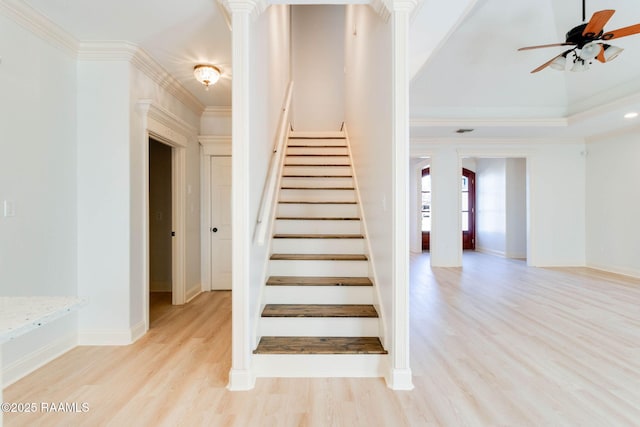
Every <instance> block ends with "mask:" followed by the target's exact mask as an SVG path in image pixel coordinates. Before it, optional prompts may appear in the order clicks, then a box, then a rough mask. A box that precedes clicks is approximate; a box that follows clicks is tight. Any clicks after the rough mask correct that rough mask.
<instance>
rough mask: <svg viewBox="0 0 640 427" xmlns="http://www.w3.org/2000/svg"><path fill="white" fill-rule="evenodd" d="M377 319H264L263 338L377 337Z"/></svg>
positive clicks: (262, 320)
mask: <svg viewBox="0 0 640 427" xmlns="http://www.w3.org/2000/svg"><path fill="white" fill-rule="evenodd" d="M378 325H379V322H378V318H377V317H364V318H361V317H262V318H261V319H260V335H261V336H280V337H296V336H302V337H375V336H379V335H378Z"/></svg>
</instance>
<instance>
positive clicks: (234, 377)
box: [227, 369, 256, 391]
mask: <svg viewBox="0 0 640 427" xmlns="http://www.w3.org/2000/svg"><path fill="white" fill-rule="evenodd" d="M255 385H256V377H255V376H254V375H253V373H252V372H251V371H249V370H240V369H231V370H230V371H229V384H227V389H228V390H229V391H246V390H251V389H253V388H254V387H255Z"/></svg>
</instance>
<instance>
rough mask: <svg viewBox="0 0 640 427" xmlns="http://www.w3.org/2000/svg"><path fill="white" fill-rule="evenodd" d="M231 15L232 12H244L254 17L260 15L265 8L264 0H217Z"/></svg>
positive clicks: (265, 2)
mask: <svg viewBox="0 0 640 427" xmlns="http://www.w3.org/2000/svg"><path fill="white" fill-rule="evenodd" d="M218 3H220V4H221V5H222V6H223V7H224V8H225V9H226V10H227V12H229V13H230V14H231V15H233V14H234V13H246V14H248V15H252V16H254V17H258V16H260V14H262V12H264V10H265V9H266V8H267V6H268V4H267V1H266V0H218Z"/></svg>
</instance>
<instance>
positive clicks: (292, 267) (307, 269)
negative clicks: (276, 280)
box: [269, 260, 369, 277]
mask: <svg viewBox="0 0 640 427" xmlns="http://www.w3.org/2000/svg"><path fill="white" fill-rule="evenodd" d="M269 274H270V275H271V276H312V277H322V276H340V277H367V276H368V275H369V263H368V261H324V260H311V261H309V260H301V261H299V260H270V261H269Z"/></svg>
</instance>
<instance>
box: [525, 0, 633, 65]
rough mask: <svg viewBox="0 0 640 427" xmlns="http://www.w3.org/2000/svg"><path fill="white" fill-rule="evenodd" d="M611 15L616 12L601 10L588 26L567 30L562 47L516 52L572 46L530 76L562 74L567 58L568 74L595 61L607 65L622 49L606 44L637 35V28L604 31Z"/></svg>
mask: <svg viewBox="0 0 640 427" xmlns="http://www.w3.org/2000/svg"><path fill="white" fill-rule="evenodd" d="M614 13H615V10H613V9H605V10H600V11H598V12H596V13H594V14H593V16H592V17H591V19H590V20H589V22H585V23H583V24H581V25H578V26H577V27H574V28H572V29H571V30H569V32H567V35H566V37H565V42H563V43H554V44H545V45H540V46H528V47H521V48H520V49H518V50H531V49H539V48H543V47H555V46H571V48H570V49H568V50H566V51H564V52H562V53H561V54H560V55H557V56H555V57H553V58H551V59H550V60H549V61H547V62H545V63H544V64H542V65H541V66H539V67H538V68H536V69H535V70H533V71H531V72H532V73H537V72H538V71H541V70H544V69H545V68H547V67H551V68H553V69H555V70H565V69H566V68H565V66H566V64H567V58H570V59H571V60H572V62H573V65H571V66H569V67H568V69H569V70H571V71H585V70H588V69H589V65H591V64H593V62H594V61H596V60H597V61H598V62H601V63H603V64H604V63H607V62H610V61H612V60H614V59H615V58H616V57H617V56H618V55H620V52H622V50H623V49H622V48H619V47H616V46H611V45H609V44H607V43H606V42H607V41H609V40H612V39H617V38H620V37H627V36H631V35H634V34H638V33H640V24H635V25H630V26H628V27H624V28H618V29H617V30H613V31H605V29H604V26H605V25H606V24H607V22H609V19H611V17H612V16H613V14H614ZM582 21H583V22H584V21H586V15H585V1H584V0H583V1H582Z"/></svg>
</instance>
